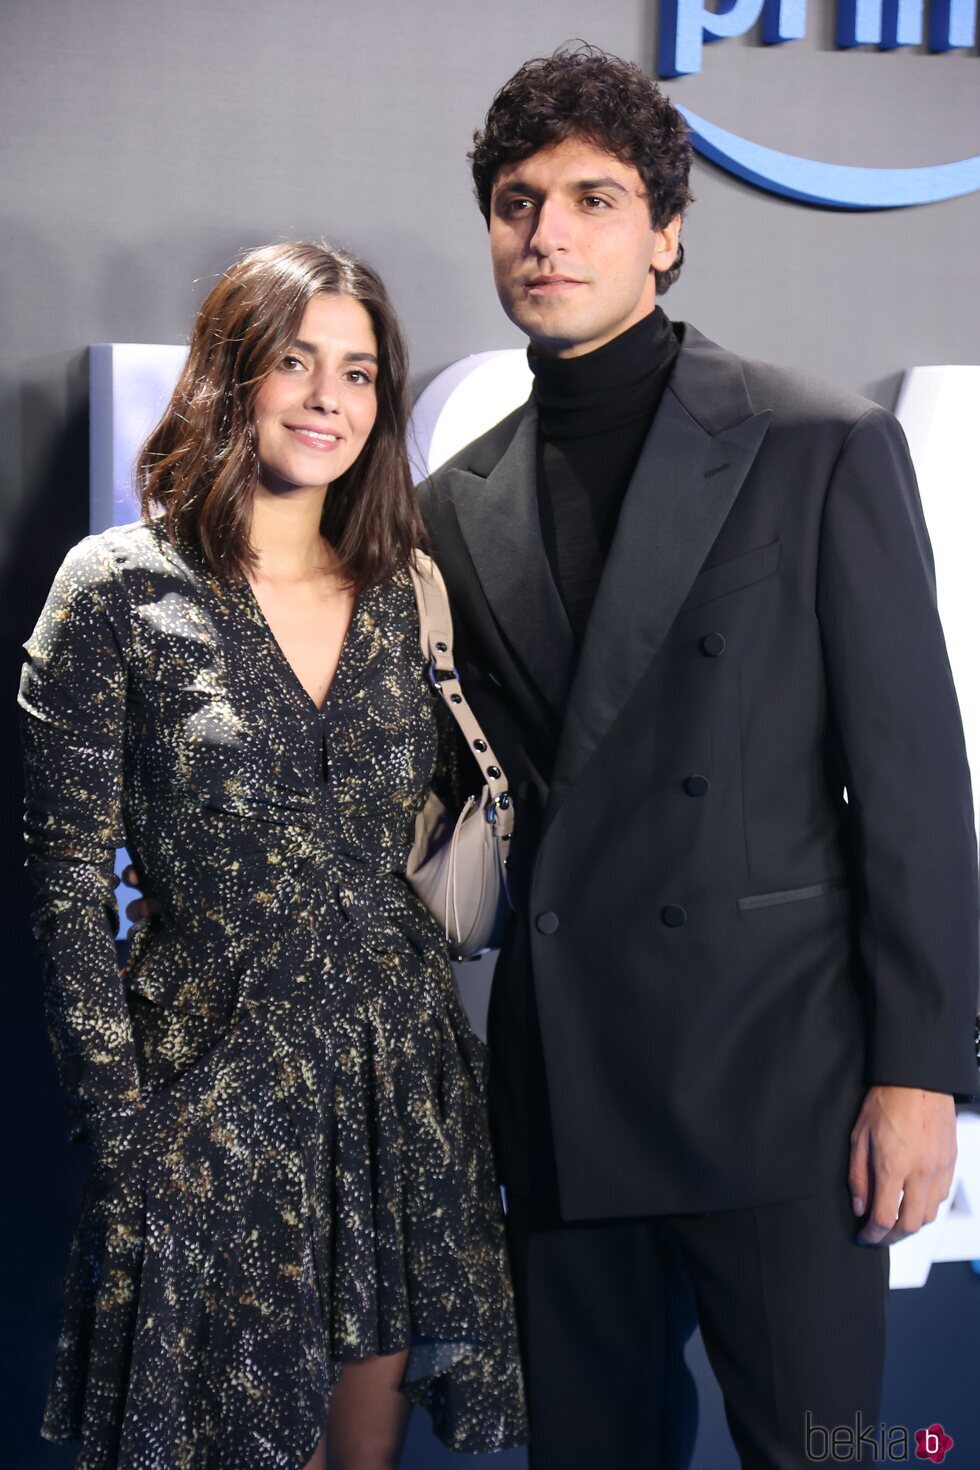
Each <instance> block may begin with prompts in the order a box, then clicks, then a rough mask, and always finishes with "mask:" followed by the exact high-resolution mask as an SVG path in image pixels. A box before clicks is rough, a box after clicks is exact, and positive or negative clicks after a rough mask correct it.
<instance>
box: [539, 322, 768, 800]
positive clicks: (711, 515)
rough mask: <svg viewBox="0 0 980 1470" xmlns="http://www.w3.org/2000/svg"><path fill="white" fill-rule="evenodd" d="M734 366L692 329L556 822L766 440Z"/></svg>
mask: <svg viewBox="0 0 980 1470" xmlns="http://www.w3.org/2000/svg"><path fill="white" fill-rule="evenodd" d="M770 418H771V413H770V412H769V411H768V410H766V411H764V412H762V413H758V414H753V413H752V406H751V403H750V402H749V399H748V395H747V393H746V390H745V385H744V380H743V378H742V374H741V369H740V368H739V366H738V362H737V359H735V358H734V357H733V356H732V355H731V354H729V353H727V352H723V350H722V349H721V348H718V347H715V345H714V344H713V343H710V342H707V341H706V339H705V338H703V337H701V336H700V335H699V334H698V333H696V332H693V331H692V330H691V329H690V328H687V330H686V333H685V337H684V345H683V347H682V351H681V353H680V355H679V357H678V361H677V364H676V367H675V369H674V373H673V375H672V378H671V383H670V385H669V387H668V389H667V391H666V393H665V394H664V397H663V400H662V401H661V404H660V407H659V409H658V411H657V414H656V416H655V418H654V421H653V425H652V426H651V429H650V433H649V434H648V436H647V439H646V442H645V444H644V446H643V450H642V452H641V455H640V459H639V461H638V463H637V466H636V469H635V471H634V473H633V477H632V479H631V481H630V485H629V489H628V490H627V493H626V497H625V499H624V502H623V508H622V511H621V513H620V517H619V522H618V525H617V529H616V535H615V537H614V540H613V544H612V547H611V549H610V553H609V557H608V560H607V562H606V565H605V567H604V569H603V574H602V579H601V581H600V583H599V588H598V591H597V594H596V601H595V605H594V607H593V610H592V615H591V618H590V620H589V625H588V629H587V631H586V636H585V640H584V642H583V645H582V652H581V656H580V658H579V661H578V666H577V668H576V671H575V676H574V679H573V682H572V686H571V691H570V693H569V697H568V706H567V712H566V716H565V722H564V726H563V728H562V735H561V740H560V743H559V747H558V754H557V758H556V761H555V768H554V773H553V778H552V783H551V792H550V797H549V802H548V809H547V810H548V815H549V816H550V815H553V813H554V811H555V810H556V809H557V807H558V806H559V805H560V803H561V801H562V799H563V798H564V796H565V795H566V794H567V793H568V791H569V789H570V788H571V787H572V786H573V785H574V783H575V782H576V781H577V780H578V778H579V777H580V776H581V774H582V772H583V770H584V769H585V766H586V764H587V763H588V761H589V760H590V759H591V757H592V755H593V753H594V752H595V750H596V748H597V747H598V745H599V743H600V741H601V740H602V739H603V737H604V736H605V734H606V732H607V731H608V730H609V728H610V726H611V725H612V723H613V721H614V720H615V719H616V717H617V716H618V714H619V712H620V710H621V709H622V708H623V706H624V704H625V703H626V700H627V699H628V698H629V695H630V693H631V692H632V690H633V688H634V687H635V685H636V683H637V681H638V680H639V679H640V678H641V676H642V675H643V673H644V672H645V671H646V669H647V668H648V667H649V664H650V661H651V659H652V658H653V656H654V654H655V653H656V651H657V649H658V648H659V647H660V644H661V643H662V642H663V639H664V637H665V636H666V634H667V632H668V630H669V628H670V626H671V624H672V623H673V621H674V618H675V617H676V615H677V612H678V609H679V608H680V606H681V604H682V603H683V601H684V598H685V597H686V595H687V593H688V591H689V589H690V586H691V583H692V582H693V580H694V578H695V576H696V575H697V573H698V571H699V570H700V569H701V566H702V564H703V562H704V560H705V558H706V557H707V555H708V552H709V551H710V550H711V547H712V544H713V543H714V541H715V540H716V538H717V536H718V533H719V531H720V530H721V527H722V525H723V524H724V521H725V519H726V517H727V515H728V513H729V511H730V509H731V507H732V503H733V502H734V500H735V497H736V495H737V494H738V492H739V490H740V488H741V486H742V482H743V480H744V479H745V476H746V474H747V473H748V471H749V468H750V466H751V464H752V461H753V460H754V458H755V456H756V453H757V452H758V450H759V447H760V445H761V443H762V440H763V438H764V437H765V433H766V430H767V428H768V425H769V420H770Z"/></svg>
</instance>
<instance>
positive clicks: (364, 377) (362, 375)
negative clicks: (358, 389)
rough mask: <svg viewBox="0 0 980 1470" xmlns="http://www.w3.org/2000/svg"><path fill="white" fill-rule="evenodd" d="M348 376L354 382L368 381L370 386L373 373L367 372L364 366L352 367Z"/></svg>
mask: <svg viewBox="0 0 980 1470" xmlns="http://www.w3.org/2000/svg"><path fill="white" fill-rule="evenodd" d="M347 376H348V377H349V378H350V380H351V382H352V383H367V384H368V386H370V384H371V381H372V379H371V374H370V373H366V372H365V371H364V369H363V368H351V370H350V372H349V373H348V375H347Z"/></svg>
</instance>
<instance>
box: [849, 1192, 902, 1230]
mask: <svg viewBox="0 0 980 1470" xmlns="http://www.w3.org/2000/svg"><path fill="white" fill-rule="evenodd" d="M901 1197H902V1186H901V1183H900V1182H899V1181H898V1180H893V1179H891V1178H889V1177H888V1176H879V1177H877V1178H876V1179H875V1183H874V1190H873V1192H872V1198H871V1203H870V1206H869V1209H868V1218H867V1219H866V1220H865V1222H864V1224H863V1225H862V1227H861V1229H860V1230H859V1231H858V1237H857V1238H858V1242H859V1244H860V1245H881V1243H882V1242H883V1241H884V1239H885V1237H886V1236H887V1235H888V1234H889V1233H890V1232H891V1230H892V1229H894V1226H895V1221H896V1220H897V1219H898V1207H899V1203H900V1201H901Z"/></svg>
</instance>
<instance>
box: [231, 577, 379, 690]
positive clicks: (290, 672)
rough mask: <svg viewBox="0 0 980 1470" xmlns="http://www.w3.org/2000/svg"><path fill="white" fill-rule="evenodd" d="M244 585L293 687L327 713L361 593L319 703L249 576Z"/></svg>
mask: <svg viewBox="0 0 980 1470" xmlns="http://www.w3.org/2000/svg"><path fill="white" fill-rule="evenodd" d="M242 586H243V587H244V589H245V592H246V595H247V597H248V599H249V601H250V603H251V605H252V607H253V609H254V610H255V612H256V613H257V615H258V618H259V621H260V622H261V624H262V628H263V630H264V632H265V635H266V637H267V639H268V640H269V643H270V644H271V646H272V649H273V651H274V653H275V655H276V656H277V658H278V660H279V664H280V666H281V668H282V669H283V670H284V672H285V674H286V676H287V678H288V679H289V681H290V682H291V683H292V685H293V688H294V689H295V690H296V691H297V693H298V694H299V695H300V697H301V698H302V699H303V700H304V701H305V703H306V705H307V707H308V708H309V709H311V710H313V711H315V713H316V714H317V715H318V716H322V715H325V714H326V712H327V706H328V705H329V704H330V699H331V695H332V694H333V692H334V690H335V689H336V687H337V681H338V679H339V678H340V677H341V672H342V670H343V668H344V665H345V662H346V659H345V655H346V654H347V651H348V646H349V644H350V643H351V630H352V629H353V627H354V623H355V622H356V620H357V615H358V612H359V611H360V605H361V594H360V593H359V592H358V593H355V595H354V606H353V607H352V609H351V615H350V619H349V621H348V624H347V627H346V628H345V629H344V636H343V639H342V640H341V644H340V652H339V654H338V655H337V666H336V668H335V669H334V671H333V677H332V679H331V680H330V683H329V684H328V685H327V692H326V693H325V694H324V696H323V701H322V703H320V704H317V702H316V700H315V699H314V698H313V695H312V694H311V693H310V691H309V690H308V689H307V687H306V685H305V684H304V683H303V681H302V679H301V678H300V676H299V674H297V672H296V670H295V669H294V668H293V665H292V664H291V663H290V661H289V659H288V658H287V657H286V654H285V652H284V650H283V647H282V644H281V643H280V642H279V639H278V638H277V637H276V635H275V633H274V632H273V631H272V625H271V623H270V622H269V619H268V618H267V617H266V615H265V612H264V611H263V609H262V604H261V603H260V602H259V599H258V597H257V596H256V594H255V588H254V587H253V586H252V584H251V582H250V581H249V580H248V578H247V577H243V578H242Z"/></svg>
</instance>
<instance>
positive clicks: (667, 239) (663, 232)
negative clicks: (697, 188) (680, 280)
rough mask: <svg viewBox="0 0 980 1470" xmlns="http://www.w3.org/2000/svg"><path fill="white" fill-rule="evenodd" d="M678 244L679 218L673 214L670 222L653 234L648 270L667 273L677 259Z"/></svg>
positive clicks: (679, 241) (679, 234)
mask: <svg viewBox="0 0 980 1470" xmlns="http://www.w3.org/2000/svg"><path fill="white" fill-rule="evenodd" d="M680 243H681V217H680V215H679V214H675V215H674V218H673V219H672V220H669V221H668V222H667V224H665V225H661V227H660V228H659V229H658V230H654V232H653V256H652V258H651V260H650V269H651V270H652V271H669V270H670V268H671V266H672V265H673V264H674V261H675V260H676V258H677V248H678V246H679V245H680Z"/></svg>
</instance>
